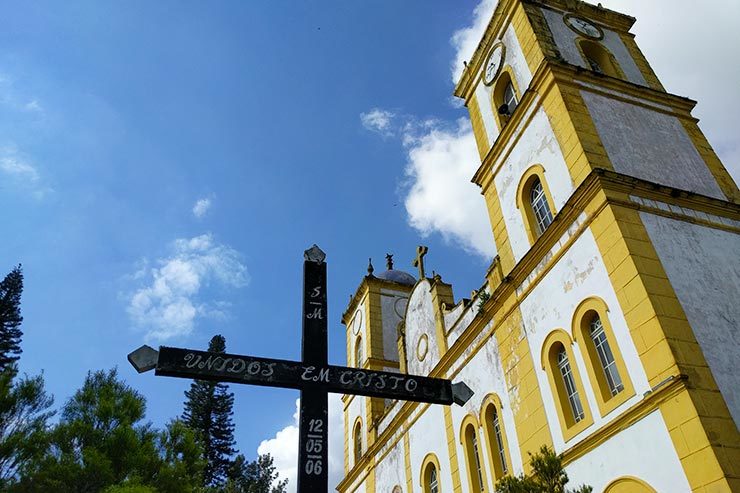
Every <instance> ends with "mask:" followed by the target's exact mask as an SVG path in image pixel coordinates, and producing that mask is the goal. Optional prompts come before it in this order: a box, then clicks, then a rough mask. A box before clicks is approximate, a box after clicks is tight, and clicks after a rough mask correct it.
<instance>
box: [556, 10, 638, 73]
mask: <svg viewBox="0 0 740 493" xmlns="http://www.w3.org/2000/svg"><path fill="white" fill-rule="evenodd" d="M542 12H543V14H544V16H545V19H546V20H547V25H548V27H549V28H550V32H551V33H552V37H553V39H554V40H555V44H556V45H557V47H558V50H559V51H560V55H561V56H562V57H563V59H565V61H566V62H568V63H570V64H572V65H577V66H579V67H583V68H585V69H590V66H589V65H588V63H587V62H586V60H585V59H584V58H583V56H582V55H581V52H580V50H579V49H578V46H577V45H576V40H577V39H579V38H581V37H580V36H579V35H578V34H577V33H576V32H575V31H573V30H572V29H570V28H569V27H568V26H567V25H566V24H565V22H563V15H564V12H559V11H555V10H551V9H547V8H542ZM594 24H598V23H596V22H594ZM599 27H601V29H602V31H603V32H604V38H603V39H602V40H600V41H599V42H600V43H602V44H603V45H604V47H605V48H606V49H607V50H609V51H610V52H611V54H612V55H614V58H615V59H616V60H617V63H618V64H619V67H620V68H621V69H622V72H624V75H625V77H626V78H627V80H628V81H630V82H632V83H634V84H639V85H641V86H647V85H648V84H647V82H646V81H645V78H644V77H643V76H642V74H641V73H640V69H639V68H637V64H636V63H635V61H634V59H633V58H632V56H631V55H630V54H629V51H627V47H626V46H625V45H624V43H623V42H622V39H621V38H620V37H619V34H617V33H616V32H614V31H611V30H610V29H607V28H605V27H604V26H599Z"/></svg>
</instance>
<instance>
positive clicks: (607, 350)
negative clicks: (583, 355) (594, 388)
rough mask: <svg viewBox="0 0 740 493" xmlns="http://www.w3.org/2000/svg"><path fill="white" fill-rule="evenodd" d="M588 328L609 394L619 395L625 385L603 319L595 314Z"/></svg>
mask: <svg viewBox="0 0 740 493" xmlns="http://www.w3.org/2000/svg"><path fill="white" fill-rule="evenodd" d="M588 326H589V332H590V335H591V341H592V342H593V344H594V347H595V348H596V354H598V356H599V362H600V363H601V368H602V370H604V377H605V378H606V383H607V386H608V387H609V392H611V394H612V395H617V394H618V393H620V392H621V391H623V390H624V385H622V377H620V376H619V370H617V363H616V362H615V361H614V353H612V349H611V347H609V341H608V340H607V339H606V333H605V332H604V325H603V324H602V323H601V317H599V314H598V313H595V314H594V315H593V317H591V322H590V323H589V324H588Z"/></svg>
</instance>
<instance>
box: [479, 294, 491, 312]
mask: <svg viewBox="0 0 740 493" xmlns="http://www.w3.org/2000/svg"><path fill="white" fill-rule="evenodd" d="M490 299H491V293H489V292H488V291H485V290H482V291H479V292H478V305H477V306H478V310H479V311H480V310H483V306H484V305H485V304H486V301H488V300H490Z"/></svg>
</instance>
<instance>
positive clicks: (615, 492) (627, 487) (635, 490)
mask: <svg viewBox="0 0 740 493" xmlns="http://www.w3.org/2000/svg"><path fill="white" fill-rule="evenodd" d="M604 493H655V490H654V489H653V488H652V486H650V485H649V484H647V483H646V482H645V481H643V480H641V479H638V478H634V477H629V476H624V477H621V478H618V479H615V480H614V481H612V482H611V483H609V484H608V485H607V487H606V489H605V490H604Z"/></svg>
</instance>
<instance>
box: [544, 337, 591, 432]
mask: <svg viewBox="0 0 740 493" xmlns="http://www.w3.org/2000/svg"><path fill="white" fill-rule="evenodd" d="M558 344H562V346H563V348H565V352H566V354H567V355H568V361H569V363H570V371H571V373H572V374H573V381H574V382H575V384H576V390H578V399H579V400H580V401H581V407H583V418H582V419H581V420H580V421H578V422H576V421H575V418H574V417H573V413H572V412H571V407H570V402H569V401H568V396H567V395H566V390H565V384H564V383H563V378H562V377H561V375H560V370H559V369H558V364H557V354H556V353H555V351H554V349H555V348H556V347H557V345H558ZM540 358H541V363H542V369H543V370H545V373H546V374H547V379H548V380H549V382H550V392H551V395H552V397H553V401H554V402H555V409H556V410H557V412H558V420H559V421H560V428H561V430H562V433H563V439H564V440H565V441H566V442H567V441H568V440H570V439H571V438H573V437H575V436H576V435H578V434H579V433H580V432H582V431H583V430H585V429H586V428H588V427H589V426H591V425H592V424H593V422H594V421H593V418H592V417H591V410H590V408H589V406H588V399H587V398H586V392H585V391H584V388H583V382H582V381H581V376H580V372H579V371H578V363H577V361H576V359H575V355H574V353H573V341H572V340H571V338H570V335H568V333H567V332H565V331H564V330H563V329H555V330H553V331H552V332H550V333H549V334H548V335H547V337H546V338H545V341H544V342H543V343H542V352H541V355H540Z"/></svg>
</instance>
